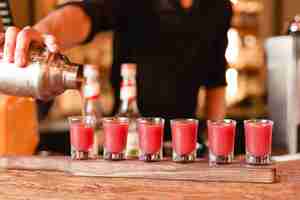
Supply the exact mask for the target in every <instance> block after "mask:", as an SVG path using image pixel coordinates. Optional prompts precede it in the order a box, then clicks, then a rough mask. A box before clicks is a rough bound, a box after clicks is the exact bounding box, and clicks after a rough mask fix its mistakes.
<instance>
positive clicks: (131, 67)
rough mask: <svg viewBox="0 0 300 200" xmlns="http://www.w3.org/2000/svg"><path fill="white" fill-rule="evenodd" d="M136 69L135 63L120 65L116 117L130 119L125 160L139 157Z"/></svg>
mask: <svg viewBox="0 0 300 200" xmlns="http://www.w3.org/2000/svg"><path fill="white" fill-rule="evenodd" d="M136 68H137V65H136V64H135V63H124V64H122V65H121V76H122V82H121V88H120V100H121V104H120V107H119V111H118V114H117V116H119V117H128V118H129V119H130V121H129V128H128V136H127V145H126V152H125V156H126V157H127V158H136V157H138V156H139V147H138V134H137V122H136V120H137V118H138V117H140V116H141V115H140V112H139V109H138V106H137V99H136V96H137V93H136Z"/></svg>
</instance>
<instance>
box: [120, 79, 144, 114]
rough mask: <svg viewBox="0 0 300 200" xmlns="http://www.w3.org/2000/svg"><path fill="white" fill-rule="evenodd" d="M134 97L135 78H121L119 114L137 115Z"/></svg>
mask: <svg viewBox="0 0 300 200" xmlns="http://www.w3.org/2000/svg"><path fill="white" fill-rule="evenodd" d="M136 97H137V93H136V81H135V77H128V78H126V77H125V78H123V80H122V83H121V89H120V100H121V104H120V109H119V113H120V114H121V113H132V114H135V115H139V109H138V106H137V100H136Z"/></svg>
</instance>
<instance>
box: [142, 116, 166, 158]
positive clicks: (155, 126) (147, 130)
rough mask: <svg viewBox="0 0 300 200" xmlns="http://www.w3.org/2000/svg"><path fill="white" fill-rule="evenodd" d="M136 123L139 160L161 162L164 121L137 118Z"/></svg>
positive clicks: (160, 119)
mask: <svg viewBox="0 0 300 200" xmlns="http://www.w3.org/2000/svg"><path fill="white" fill-rule="evenodd" d="M137 123H138V124H137V125H138V134H139V147H140V160H143V161H159V160H161V159H162V144H163V133H164V119H162V118H139V119H138V121H137Z"/></svg>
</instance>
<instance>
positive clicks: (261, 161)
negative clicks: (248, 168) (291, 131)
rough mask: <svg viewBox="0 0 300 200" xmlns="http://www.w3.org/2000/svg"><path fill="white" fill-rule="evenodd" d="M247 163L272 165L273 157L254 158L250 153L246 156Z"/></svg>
mask: <svg viewBox="0 0 300 200" xmlns="http://www.w3.org/2000/svg"><path fill="white" fill-rule="evenodd" d="M246 163H247V164H249V165H269V164H271V163H272V161H271V156H270V155H266V156H253V155H251V154H249V153H247V154H246Z"/></svg>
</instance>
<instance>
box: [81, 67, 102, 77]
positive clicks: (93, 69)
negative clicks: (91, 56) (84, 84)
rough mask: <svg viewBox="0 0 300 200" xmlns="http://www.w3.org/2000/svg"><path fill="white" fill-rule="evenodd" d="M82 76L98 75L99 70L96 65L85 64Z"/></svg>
mask: <svg viewBox="0 0 300 200" xmlns="http://www.w3.org/2000/svg"><path fill="white" fill-rule="evenodd" d="M83 76H84V77H85V78H93V77H95V78H96V77H99V70H98V68H97V66H96V65H91V64H86V65H84V69H83Z"/></svg>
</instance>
